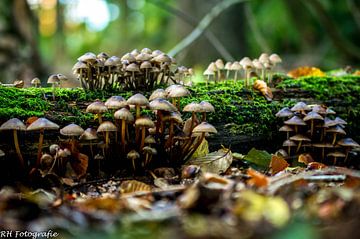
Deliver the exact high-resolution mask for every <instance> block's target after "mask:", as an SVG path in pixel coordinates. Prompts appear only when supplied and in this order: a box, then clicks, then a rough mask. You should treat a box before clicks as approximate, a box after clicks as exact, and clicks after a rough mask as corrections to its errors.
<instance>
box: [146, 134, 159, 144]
mask: <svg viewBox="0 0 360 239" xmlns="http://www.w3.org/2000/svg"><path fill="white" fill-rule="evenodd" d="M144 143H145V144H155V143H156V141H155V138H154V137H152V136H151V135H148V136H146V138H145V140H144Z"/></svg>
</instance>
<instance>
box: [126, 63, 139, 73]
mask: <svg viewBox="0 0 360 239" xmlns="http://www.w3.org/2000/svg"><path fill="white" fill-rule="evenodd" d="M125 70H126V71H130V72H138V71H140V68H139V66H138V65H137V64H136V63H131V64H129V65H127V66H126V68H125Z"/></svg>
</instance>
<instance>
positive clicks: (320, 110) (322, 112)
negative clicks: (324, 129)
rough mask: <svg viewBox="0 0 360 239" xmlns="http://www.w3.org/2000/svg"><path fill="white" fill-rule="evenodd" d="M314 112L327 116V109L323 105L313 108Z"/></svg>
mask: <svg viewBox="0 0 360 239" xmlns="http://www.w3.org/2000/svg"><path fill="white" fill-rule="evenodd" d="M312 111H313V112H316V113H318V114H322V115H325V114H326V109H325V108H324V107H322V106H321V105H314V106H313V107H312Z"/></svg>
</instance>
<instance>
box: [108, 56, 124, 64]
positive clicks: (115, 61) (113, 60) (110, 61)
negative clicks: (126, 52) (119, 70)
mask: <svg viewBox="0 0 360 239" xmlns="http://www.w3.org/2000/svg"><path fill="white" fill-rule="evenodd" d="M120 63H121V59H120V58H119V57H117V56H112V57H110V58H108V59H107V60H106V61H105V62H104V66H116V65H118V64H120Z"/></svg>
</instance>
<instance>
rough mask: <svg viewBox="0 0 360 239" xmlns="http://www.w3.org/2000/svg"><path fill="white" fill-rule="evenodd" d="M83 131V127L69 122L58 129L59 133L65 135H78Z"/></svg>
mask: <svg viewBox="0 0 360 239" xmlns="http://www.w3.org/2000/svg"><path fill="white" fill-rule="evenodd" d="M83 133H84V129H83V128H81V127H80V126H79V125H77V124H69V125H67V126H65V127H64V128H62V129H60V134H62V135H65V136H80V135H82V134H83Z"/></svg>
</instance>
